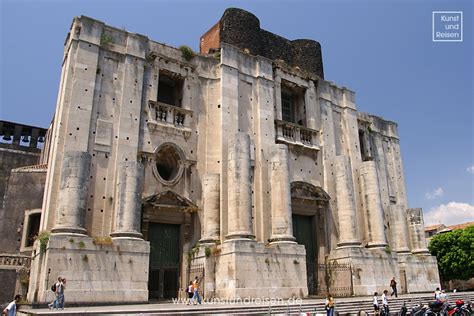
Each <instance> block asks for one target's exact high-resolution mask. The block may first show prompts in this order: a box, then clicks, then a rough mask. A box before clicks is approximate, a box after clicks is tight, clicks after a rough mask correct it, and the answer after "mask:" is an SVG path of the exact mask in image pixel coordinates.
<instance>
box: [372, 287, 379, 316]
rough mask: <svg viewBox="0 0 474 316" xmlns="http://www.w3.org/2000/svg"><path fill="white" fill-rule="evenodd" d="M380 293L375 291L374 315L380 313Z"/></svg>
mask: <svg viewBox="0 0 474 316" xmlns="http://www.w3.org/2000/svg"><path fill="white" fill-rule="evenodd" d="M378 295H379V293H377V292H375V293H374V302H373V304H374V315H380V307H379V299H378V297H377V296H378Z"/></svg>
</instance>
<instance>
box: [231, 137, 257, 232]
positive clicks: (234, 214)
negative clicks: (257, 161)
mask: <svg viewBox="0 0 474 316" xmlns="http://www.w3.org/2000/svg"><path fill="white" fill-rule="evenodd" d="M250 171H251V170H250V137H249V135H247V134H245V133H237V134H234V135H233V138H232V139H230V140H229V155H228V174H227V177H228V197H229V200H228V201H229V202H228V234H227V236H226V239H253V238H254V235H253V234H252V187H251V183H250Z"/></svg>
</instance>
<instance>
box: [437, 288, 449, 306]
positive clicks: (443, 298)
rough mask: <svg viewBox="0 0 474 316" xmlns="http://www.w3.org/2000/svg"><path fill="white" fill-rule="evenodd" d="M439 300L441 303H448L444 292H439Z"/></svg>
mask: <svg viewBox="0 0 474 316" xmlns="http://www.w3.org/2000/svg"><path fill="white" fill-rule="evenodd" d="M439 300H440V301H441V302H443V303H445V302H447V301H448V295H447V294H446V292H445V291H444V290H441V294H440V295H439Z"/></svg>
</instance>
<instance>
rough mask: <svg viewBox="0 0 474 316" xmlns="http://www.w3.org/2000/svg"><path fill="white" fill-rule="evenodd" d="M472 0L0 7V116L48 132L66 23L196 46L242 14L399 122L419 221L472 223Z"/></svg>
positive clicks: (3, 0)
mask: <svg viewBox="0 0 474 316" xmlns="http://www.w3.org/2000/svg"><path fill="white" fill-rule="evenodd" d="M473 3H474V1H471V0H444V1H436V0H400V1H395V0H386V1H378V0H360V1H355V0H331V1H329V0H328V1H325V0H324V1H303V0H293V1H290V0H288V1H270V0H268V1H209V0H207V1H197V0H193V1H150V0H148V1H145V0H135V1H132V0H130V1H120V0H117V1H100V0H94V1H88V0H84V1H70V0H62V1H60V0H56V1H43V0H36V1H32V0H30V1H24V0H0V12H1V16H0V18H1V19H0V20H1V22H0V28H1V29H0V37H1V41H0V45H1V46H0V54H1V55H0V119H1V120H8V121H14V122H20V123H24V124H30V125H36V126H41V127H47V126H48V125H49V123H50V121H51V119H52V116H53V113H54V110H55V104H56V97H57V93H58V87H59V80H60V72H61V60H62V57H63V48H64V47H63V44H64V40H65V38H66V35H67V32H68V31H69V27H70V25H71V22H72V19H73V17H74V16H80V15H86V16H90V17H92V18H95V19H98V20H101V21H103V22H105V23H106V24H108V25H111V26H115V27H118V28H124V29H126V30H128V31H130V32H134V33H139V34H143V35H146V36H148V37H149V38H150V39H153V40H155V41H158V42H162V43H166V44H168V45H171V46H175V47H178V46H180V45H188V46H190V47H192V48H193V49H194V50H196V51H198V45H199V37H200V36H201V35H202V34H203V33H204V32H205V31H207V30H208V29H209V28H210V27H211V26H212V25H213V24H214V23H215V22H217V21H218V20H219V18H220V17H221V16H222V14H223V12H224V10H225V9H226V8H228V7H239V8H242V9H245V10H248V11H250V12H252V13H253V14H255V15H256V16H257V17H258V18H259V19H260V25H261V27H262V28H264V29H266V30H268V31H271V32H273V33H276V34H278V35H281V36H283V37H286V38H288V39H298V38H308V39H314V40H317V41H319V42H320V43H321V46H322V50H323V63H324V73H325V79H326V80H330V81H333V82H335V83H336V84H338V85H340V86H346V87H348V88H349V89H351V90H353V91H355V92H356V105H357V108H358V110H359V111H362V112H369V113H371V114H375V115H378V116H382V117H384V118H385V119H388V120H391V121H395V122H397V123H398V125H399V134H400V142H401V150H402V157H403V163H404V170H405V181H406V186H407V192H408V201H409V206H410V207H422V208H423V210H424V214H425V223H426V224H435V223H439V222H441V223H444V224H448V225H451V224H457V223H461V222H465V221H474V159H473V157H474V146H473V138H474V124H473V120H474V110H473V103H474V96H473V91H474V85H473V72H474V69H473V55H474V54H473V34H472V30H473ZM433 11H462V12H463V41H462V42H433V40H432V32H433V30H432V15H433V14H432V12H433Z"/></svg>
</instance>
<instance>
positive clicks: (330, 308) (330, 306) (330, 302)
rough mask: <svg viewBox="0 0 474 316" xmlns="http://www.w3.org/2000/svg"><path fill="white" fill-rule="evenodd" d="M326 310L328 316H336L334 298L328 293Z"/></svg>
mask: <svg viewBox="0 0 474 316" xmlns="http://www.w3.org/2000/svg"><path fill="white" fill-rule="evenodd" d="M324 309H325V310H326V315H327V316H333V315H334V298H333V297H332V295H331V294H330V293H328V295H327V297H326V303H325V304H324Z"/></svg>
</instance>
